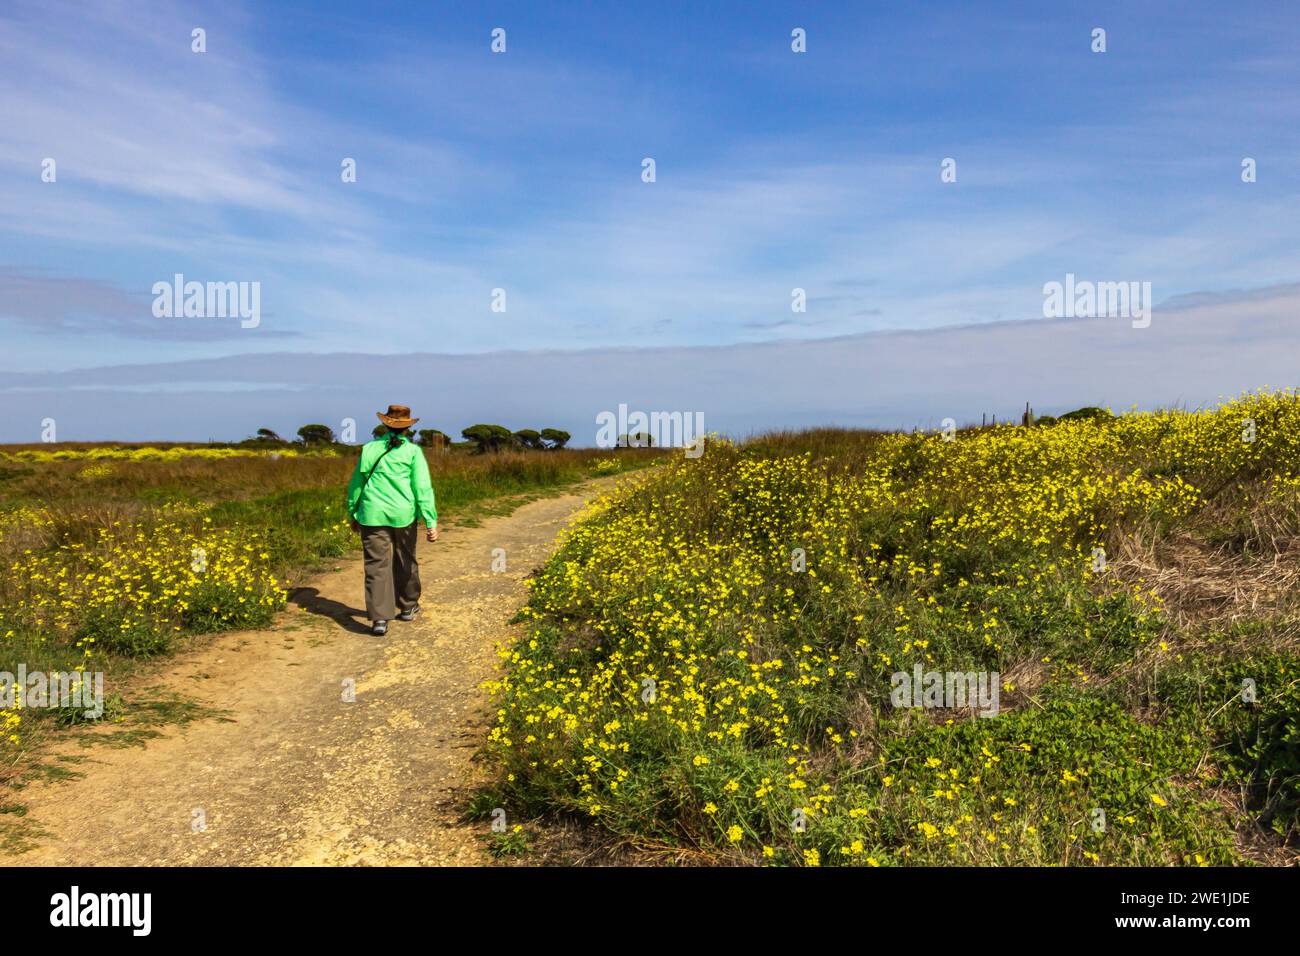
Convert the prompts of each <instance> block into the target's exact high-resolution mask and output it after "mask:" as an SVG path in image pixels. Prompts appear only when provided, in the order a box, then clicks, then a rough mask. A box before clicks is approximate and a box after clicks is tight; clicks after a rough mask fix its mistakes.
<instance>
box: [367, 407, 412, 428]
mask: <svg viewBox="0 0 1300 956" xmlns="http://www.w3.org/2000/svg"><path fill="white" fill-rule="evenodd" d="M375 414H376V415H378V416H379V420H380V421H381V422H383V423H384V424H385V425H387V426H388V427H389V428H397V429H405V428H410V427H411V426H412V425H414V424H415V423H416V422H418V421H419V419H418V418H412V417H411V409H410V408H408V407H407V406H406V405H389V406H388V411H386V412H375Z"/></svg>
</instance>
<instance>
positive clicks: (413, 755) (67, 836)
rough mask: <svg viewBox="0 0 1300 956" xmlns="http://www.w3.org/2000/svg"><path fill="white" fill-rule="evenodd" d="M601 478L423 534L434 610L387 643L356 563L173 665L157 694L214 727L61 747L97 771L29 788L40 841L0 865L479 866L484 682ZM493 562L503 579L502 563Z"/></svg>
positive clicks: (428, 597) (195, 725)
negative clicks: (375, 631) (475, 814)
mask: <svg viewBox="0 0 1300 956" xmlns="http://www.w3.org/2000/svg"><path fill="white" fill-rule="evenodd" d="M603 483H604V482H593V483H590V484H587V485H584V486H582V487H581V488H578V489H575V490H572V491H569V492H567V493H565V494H563V495H562V496H559V497H554V498H543V499H541V500H537V501H533V502H531V503H528V504H525V505H523V506H521V507H519V508H518V509H516V510H515V511H514V512H513V513H512V514H510V515H509V516H506V517H493V518H487V519H485V520H484V522H483V524H482V526H481V527H478V528H470V527H462V528H455V527H452V528H448V529H446V530H444V531H443V533H442V540H441V541H439V542H438V543H437V544H428V543H427V542H425V541H424V537H423V533H421V536H420V552H419V554H420V559H421V568H420V569H421V572H422V578H423V582H424V597H423V600H422V605H423V612H422V613H421V614H420V615H419V616H417V617H416V619H415V620H414V621H413V622H411V623H407V624H404V623H402V622H400V621H394V622H393V623H392V624H390V626H389V631H388V635H387V637H385V638H374V637H371V636H370V635H369V633H368V631H367V629H366V628H365V626H364V610H363V609H364V606H365V603H364V589H363V582H362V573H361V564H360V559H359V557H355V558H354V557H349V558H347V559H344V560H342V561H340V570H338V571H334V572H328V573H326V574H323V575H321V576H319V577H318V578H316V579H315V580H313V581H312V582H310V583H309V585H308V587H307V588H306V589H304V590H302V591H299V592H296V593H295V594H294V595H293V596H292V597H291V601H290V605H289V607H288V609H287V610H286V611H285V612H284V613H283V614H282V615H281V616H280V618H279V619H278V620H277V621H276V624H275V626H274V627H273V628H272V629H270V630H265V631H246V632H238V633H229V634H223V635H219V636H218V637H216V638H215V639H214V640H213V641H212V643H211V644H209V645H207V646H206V647H204V648H203V649H201V650H196V651H193V652H189V653H185V654H182V655H180V656H178V657H176V658H175V659H173V660H172V661H171V662H169V664H168V665H167V666H166V667H165V669H164V670H162V671H161V673H160V676H159V678H158V681H157V684H158V686H159V687H160V688H162V689H164V690H169V691H174V692H177V693H180V694H184V695H185V696H186V697H189V698H193V699H197V700H199V701H201V702H202V703H204V704H205V705H207V706H210V707H213V708H216V709H219V710H220V711H222V712H223V713H222V715H221V716H220V717H217V718H212V717H208V718H204V719H200V720H197V721H194V722H192V723H189V724H187V725H184V726H183V727H176V726H172V727H171V728H165V729H164V736H162V737H159V738H156V739H153V740H151V741H149V742H148V743H147V744H146V745H145V746H143V747H129V748H125V749H114V748H111V747H107V746H103V745H94V746H91V747H89V748H83V747H80V746H76V745H72V744H64V745H63V746H62V748H61V750H62V752H64V753H70V754H71V753H75V754H79V755H81V756H83V757H85V758H86V759H85V760H84V762H83V763H81V764H80V765H79V766H78V767H77V769H78V770H79V771H80V772H81V773H82V774H83V776H82V777H80V778H79V779H73V780H67V781H45V780H42V781H38V782H34V783H32V784H31V785H30V786H29V787H28V788H27V789H25V790H24V791H23V792H22V794H21V797H20V799H21V801H22V803H23V804H25V805H26V807H27V809H28V819H29V820H30V821H31V823H32V824H34V825H35V827H37V828H39V830H40V831H42V832H43V836H41V837H40V838H39V839H38V842H37V845H36V846H35V847H34V848H32V849H29V850H27V851H26V852H23V853H20V854H17V855H10V856H5V855H3V854H0V864H5V865H20V866H32V865H64V864H68V865H189V864H206V865H230V864H250V865H277V864H291V865H313V864H330V865H340V864H343V865H346V864H363V865H365V864H375V865H383V864H397V865H401V864H481V863H486V862H488V861H489V860H490V857H489V856H488V854H487V852H486V849H485V847H484V845H483V841H482V840H481V839H480V837H482V836H483V835H484V833H485V832H487V830H488V824H486V823H474V824H466V823H463V822H461V820H460V819H459V818H460V816H461V811H462V808H463V804H464V800H465V798H466V795H467V788H469V787H470V786H471V785H472V784H473V783H474V782H475V781H476V780H477V779H478V777H477V776H476V767H475V765H474V764H472V763H471V757H472V755H473V754H474V753H475V751H476V749H477V747H478V745H479V744H480V742H481V741H482V739H483V735H484V734H485V732H486V730H487V728H488V726H489V725H490V722H491V718H490V714H489V713H488V711H487V699H486V694H485V693H484V692H483V691H481V690H480V689H479V685H480V684H481V682H482V681H484V680H485V679H488V678H490V677H492V676H495V675H496V674H497V673H498V666H499V661H498V658H497V656H496V653H495V648H496V645H497V643H498V642H500V641H502V640H506V639H509V638H510V636H511V634H512V630H511V628H510V627H509V626H508V625H507V622H508V620H509V619H510V618H511V617H512V616H513V615H514V613H515V611H516V610H518V608H519V607H520V606H521V605H522V603H523V601H524V600H525V598H526V586H525V584H524V578H525V577H526V576H527V575H528V574H529V573H530V572H531V571H532V570H533V569H534V568H536V567H537V566H538V565H539V564H541V563H542V562H543V561H544V560H545V558H546V557H547V556H548V555H549V554H550V552H551V550H552V548H553V547H554V544H555V539H556V535H557V534H558V533H559V532H560V531H561V530H562V529H563V527H564V526H565V525H566V524H567V523H568V521H569V520H570V518H571V517H572V516H573V514H574V513H575V512H576V511H577V510H578V509H579V508H580V507H581V505H582V504H583V503H584V502H585V501H586V500H588V499H589V498H590V497H592V496H593V495H594V494H595V493H596V490H597V489H598V487H599V486H600V485H601V484H603ZM494 548H504V549H505V551H506V570H505V571H504V572H494V571H493V570H492V568H491V564H492V550H493V549H494ZM346 681H354V682H355V702H352V703H349V702H346V701H345V700H344V696H345V689H346V687H345V682H346ZM199 812H202V814H203V815H204V817H205V823H206V826H205V828H204V829H202V830H201V831H200V832H195V828H194V826H193V825H192V821H193V820H194V819H195V817H196V814H197V813H199Z"/></svg>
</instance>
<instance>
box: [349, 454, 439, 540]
mask: <svg viewBox="0 0 1300 956" xmlns="http://www.w3.org/2000/svg"><path fill="white" fill-rule="evenodd" d="M380 456H383V457H382V458H381V457H380ZM376 462H378V465H376V464H375V463H376ZM372 466H373V467H374V469H375V470H374V472H373V474H371V473H370V469H371V467H372ZM367 474H370V480H369V481H367V480H366V475H367ZM363 485H364V487H363ZM417 516H418V517H421V518H423V519H424V523H425V525H426V526H427V527H430V528H432V527H434V526H435V525H437V523H438V509H437V508H436V507H435V506H434V501H433V485H432V484H431V483H430V481H429V463H428V462H427V461H425V460H424V451H423V450H422V449H420V448H418V447H417V446H415V445H412V444H411V442H410V441H409V440H408V439H406V438H405V437H403V438H402V439H401V444H400V445H398V446H397V447H396V448H394V449H393V450H392V451H388V437H387V436H385V437H383V438H376V439H375V440H374V441H370V442H366V443H365V444H364V445H362V446H361V457H360V458H359V459H357V468H356V471H354V472H353V473H352V480H351V481H350V482H348V517H350V518H352V519H354V520H355V521H356V522H357V523H358V524H363V525H366V526H367V527H371V528H379V527H389V528H405V527H407V526H408V525H410V524H411V522H413V521H415V519H416V517H417Z"/></svg>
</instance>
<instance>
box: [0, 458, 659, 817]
mask: <svg viewBox="0 0 1300 956" xmlns="http://www.w3.org/2000/svg"><path fill="white" fill-rule="evenodd" d="M655 457H656V453H653V452H640V451H620V452H618V453H616V454H611V453H609V452H598V451H583V450H561V451H520V452H503V453H500V454H489V455H474V454H469V453H465V452H461V451H451V452H446V453H428V459H429V465H430V472H431V475H432V479H433V485H434V489H435V492H436V495H437V502H438V511H439V518H440V523H443V524H445V523H447V522H448V521H451V522H453V523H455V522H457V521H460V522H469V521H473V520H475V519H476V516H478V515H480V514H483V513H490V512H492V511H500V510H502V508H505V507H509V505H510V503H511V502H514V501H517V500H520V498H521V497H526V496H529V495H536V494H539V493H548V492H550V491H552V490H555V489H558V488H560V487H562V486H564V485H567V484H570V483H572V482H575V481H578V480H581V479H584V478H588V477H591V476H595V475H601V474H615V473H618V472H620V471H622V470H625V469H627V468H635V467H638V466H643V465H645V464H647V463H648V462H649V461H652V460H654V458H655ZM355 460H356V459H355V450H349V449H347V448H346V447H344V446H339V447H327V448H325V449H323V450H319V451H306V450H303V449H293V448H284V449H273V450H272V449H263V450H253V451H250V450H248V449H237V448H229V447H222V446H180V445H177V446H138V445H137V446H126V445H72V444H59V445H27V446H7V447H3V448H0V672H8V673H10V674H16V673H17V672H18V668H19V665H22V666H24V667H25V668H26V670H27V672H28V673H31V672H35V671H41V672H43V673H47V674H49V673H55V672H75V671H82V672H87V673H96V672H100V673H103V674H104V675H105V677H104V681H105V690H106V693H107V695H108V698H109V710H108V713H107V715H106V718H108V719H114V720H116V719H120V718H122V717H123V715H124V714H130V713H131V711H132V708H133V706H134V705H133V703H132V702H131V701H127V700H123V699H122V698H121V696H120V695H119V694H118V693H117V689H118V688H119V687H120V686H121V684H122V682H123V681H124V680H125V679H126V678H127V677H129V676H130V675H131V674H132V673H133V672H134V671H136V670H137V669H138V668H139V664H140V662H141V661H142V660H147V659H149V658H153V657H157V656H160V655H165V654H168V653H170V652H171V651H173V650H174V649H175V648H176V647H178V646H179V645H180V644H182V643H184V642H185V641H187V640H192V639H194V638H195V636H196V635H202V634H206V633H210V632H214V631H221V630H228V629H232V628H258V627H265V626H267V625H268V624H269V623H270V622H271V620H272V618H273V616H274V615H275V613H276V612H277V611H278V610H279V609H280V608H281V607H283V606H284V602H285V594H286V589H288V588H290V587H292V586H294V585H295V584H297V583H300V582H301V581H302V579H303V578H304V576H305V575H307V574H308V573H310V572H311V571H312V570H313V569H316V568H318V567H320V566H321V565H322V563H323V562H327V561H329V560H330V559H333V558H337V557H339V556H341V555H343V554H345V553H346V552H347V551H349V550H350V549H353V548H355V547H356V546H357V544H358V539H357V536H356V535H354V534H353V533H352V532H351V531H350V530H349V528H348V527H347V523H346V520H345V513H344V509H343V498H344V489H345V487H346V485H347V481H348V477H349V476H350V474H351V471H352V468H353V466H354V464H355ZM83 719H84V716H83V709H82V708H77V707H67V708H63V709H62V710H59V709H43V708H34V707H28V708H21V707H17V706H15V707H13V708H10V709H8V710H3V709H0V785H3V784H4V783H5V782H6V781H8V782H9V783H11V784H12V783H14V782H15V781H16V780H17V778H18V777H19V776H20V775H21V773H22V771H23V769H24V767H25V766H26V765H28V764H29V763H30V760H29V758H30V757H31V755H32V754H33V753H34V752H35V751H36V750H37V749H39V746H38V745H39V744H40V742H41V740H42V739H43V738H46V737H48V736H49V735H50V734H52V733H57V732H58V731H59V730H60V729H61V728H63V727H66V726H67V725H69V724H72V723H76V722H78V721H81V720H83ZM4 806H5V801H4V800H3V799H0V812H3V810H4Z"/></svg>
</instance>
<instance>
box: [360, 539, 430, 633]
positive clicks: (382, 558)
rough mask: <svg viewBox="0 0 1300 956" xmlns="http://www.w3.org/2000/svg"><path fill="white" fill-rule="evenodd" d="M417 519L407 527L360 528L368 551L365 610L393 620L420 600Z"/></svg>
mask: <svg viewBox="0 0 1300 956" xmlns="http://www.w3.org/2000/svg"><path fill="white" fill-rule="evenodd" d="M418 537H419V535H418V533H417V528H416V523H415V522H414V521H412V522H411V524H410V526H408V527H406V528H371V527H367V526H365V525H363V526H362V528H361V547H362V549H363V550H364V551H365V554H366V614H367V616H368V617H369V618H370V620H372V621H391V620H392V619H393V618H395V617H396V616H397V612H398V611H409V610H410V609H411V608H413V607H415V605H416V604H418V603H419V601H420V565H419V562H417V561H416V560H415V542H416V539H417V538H418Z"/></svg>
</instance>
